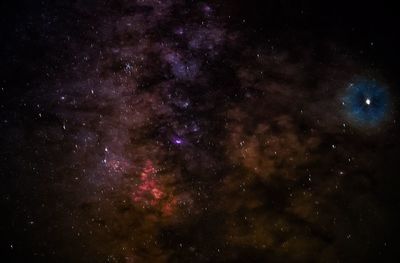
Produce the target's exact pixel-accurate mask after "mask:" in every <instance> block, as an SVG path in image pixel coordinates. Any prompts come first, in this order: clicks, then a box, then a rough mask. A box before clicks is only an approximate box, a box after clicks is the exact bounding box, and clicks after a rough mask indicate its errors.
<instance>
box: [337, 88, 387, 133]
mask: <svg viewBox="0 0 400 263" xmlns="http://www.w3.org/2000/svg"><path fill="white" fill-rule="evenodd" d="M389 100H390V98H389V94H388V92H387V90H386V88H385V87H383V86H381V85H379V83H377V82H376V81H372V80H360V81H357V82H355V83H352V84H351V85H350V86H349V88H348V89H347V91H346V93H345V95H344V98H343V105H344V107H345V110H346V113H347V116H348V117H349V119H350V120H352V121H353V122H355V123H356V124H358V125H363V126H367V127H374V126H377V125H379V124H380V123H382V121H383V120H385V118H386V116H387V113H388V111H389Z"/></svg>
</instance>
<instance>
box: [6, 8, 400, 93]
mask: <svg viewBox="0 0 400 263" xmlns="http://www.w3.org/2000/svg"><path fill="white" fill-rule="evenodd" d="M116 2H118V1H112V0H109V1H94V0H81V1H76V0H75V1H50V0H42V1H29V0H25V1H2V2H1V4H0V12H1V17H0V27H1V35H0V37H1V49H0V55H1V65H0V66H1V68H0V74H1V84H2V85H3V86H4V85H7V86H10V85H11V86H13V88H14V90H13V91H12V92H9V93H8V94H7V98H6V100H9V99H10V96H14V95H15V96H18V95H20V93H21V92H23V91H24V90H25V89H27V87H26V86H27V85H26V83H27V82H32V81H35V80H36V81H37V80H39V79H42V78H44V77H45V75H46V73H49V70H51V71H57V70H58V69H60V68H62V66H63V65H66V64H67V63H68V59H70V58H71V55H72V54H71V53H70V51H71V50H69V47H68V45H67V44H65V42H63V41H62V39H63V38H65V36H66V35H68V36H70V37H71V38H75V40H76V41H78V42H79V41H81V44H82V45H88V44H89V43H90V42H92V41H93V40H95V39H93V36H90V34H88V33H90V31H91V26H93V25H96V23H98V22H99V21H98V20H99V17H98V15H99V14H98V13H96V12H92V11H95V10H96V9H97V8H96V7H104V6H107V5H109V6H112V7H114V8H115V5H117V4H115V3H116ZM211 2H213V3H216V4H217V5H218V6H219V10H220V11H221V13H223V14H224V13H225V14H228V15H231V17H232V21H233V22H235V21H236V22H237V24H238V25H240V23H241V21H243V19H244V20H245V21H246V23H245V26H244V27H247V28H246V29H250V30H249V31H253V32H254V36H253V37H255V38H259V40H260V41H263V40H265V39H270V38H272V39H274V38H275V39H278V40H279V41H280V43H281V44H282V45H297V44H298V45H299V46H301V45H303V43H301V41H299V43H296V41H297V40H296V38H294V39H290V36H293V35H295V36H296V35H297V34H298V33H301V34H305V35H308V36H311V37H312V39H313V40H314V41H316V42H322V41H325V40H330V41H334V42H335V43H340V44H342V45H343V46H344V47H346V48H347V49H349V50H352V55H353V56H354V57H355V58H356V59H361V60H363V61H364V62H365V63H367V64H368V66H371V67H374V68H379V69H380V71H381V72H382V74H383V75H384V77H388V78H389V79H393V77H394V76H396V75H397V72H398V68H399V64H400V62H399V59H398V58H399V55H400V51H399V46H400V36H399V30H398V25H399V24H400V17H399V16H398V11H399V8H398V7H397V4H396V2H395V1H304V0H301V1H289V0H279V1H251V0H247V1H243V0H232V1H211ZM76 7H79V8H82V10H81V12H79V13H78V14H77V8H76ZM77 18H79V19H77ZM240 26H241V27H243V25H240ZM255 40H256V41H257V39H255ZM288 40H289V41H288ZM95 41H96V40H95ZM371 42H373V45H371ZM54 54H57V55H56V56H54ZM38 61H40V62H41V63H37V62H38ZM368 66H367V67H368ZM395 81H396V80H395ZM396 82H397V81H396ZM28 89H30V87H28ZM3 96H4V94H2V97H3Z"/></svg>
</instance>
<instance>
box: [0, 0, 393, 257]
mask: <svg viewBox="0 0 400 263" xmlns="http://www.w3.org/2000/svg"><path fill="white" fill-rule="evenodd" d="M100 2H101V4H99V3H100ZM213 2H215V3H218V5H219V7H220V9H221V10H222V12H223V13H225V12H226V14H230V15H231V16H232V18H233V21H236V23H237V24H238V26H239V25H240V27H245V28H247V29H250V30H253V35H252V37H254V38H255V41H258V40H259V41H263V40H265V39H268V38H275V39H278V41H280V42H282V44H283V45H288V46H289V47H290V46H291V45H296V44H297V43H296V41H295V40H294V39H291V37H290V35H291V34H292V33H295V34H297V33H300V34H306V35H308V36H310V37H311V39H313V40H315V41H316V42H323V41H325V40H329V41H334V42H336V43H340V44H341V45H342V46H344V47H346V48H347V49H349V50H351V54H352V55H353V56H354V57H355V59H357V60H361V61H362V62H363V63H365V65H367V66H366V67H371V68H378V69H379V72H380V73H381V74H382V75H383V76H384V77H385V78H387V79H390V80H391V83H393V84H394V85H395V86H397V87H400V78H399V76H400V75H399V74H398V71H399V68H400V61H399V58H400V49H399V47H400V34H399V33H400V32H399V31H400V30H399V25H400V16H399V8H398V7H396V2H395V1H393V2H392V3H389V1H370V2H367V1H302V0H300V1H289V0H280V1H266V0H264V1H251V0H245V1H243V0H230V1H213ZM108 4H109V5H112V4H113V1H93V0H82V1H76V0H75V1H74V0H70V1H59V0H58V1H57V0H55V1H54V0H43V1H32V0H24V1H2V2H1V3H0V13H1V14H0V41H1V44H0V59H1V63H0V88H3V87H4V88H6V89H7V92H2V91H0V98H1V101H0V102H1V105H2V107H3V108H2V109H0V117H1V118H6V117H7V114H11V113H12V111H13V110H14V109H15V110H18V105H17V103H16V102H17V101H18V98H19V97H21V96H23V95H24V94H25V93H26V92H29V91H30V90H31V89H35V88H36V87H37V85H36V84H37V83H40V82H41V81H43V80H46V78H47V75H46V74H47V73H52V72H53V73H56V72H57V73H60V72H63V71H65V70H66V69H65V65H68V64H69V62H70V59H71V57H72V56H73V50H72V49H70V47H69V46H68V45H67V44H65V42H63V41H62V39H63V38H64V37H65V35H70V36H71V37H72V38H74V39H75V40H76V41H77V43H81V44H82V45H84V46H85V45H89V43H90V42H92V41H94V40H95V39H94V36H92V35H91V34H90V31H91V25H94V24H96V23H99V20H100V19H99V17H96V15H95V14H96V12H89V11H88V10H91V9H92V8H94V9H95V8H96V7H95V6H96V5H102V6H104V5H108ZM77 5H78V6H82V7H83V8H82V10H83V11H82V13H79V14H76V6H77ZM54 17H56V18H57V19H53V18H54ZM76 17H79V20H77V19H76ZM243 19H244V20H245V21H246V23H245V25H243V24H241V21H242V20H243ZM50 21H52V22H51V23H49V22H50ZM300 41H301V40H300ZM371 42H373V45H371ZM303 44H304V43H301V42H300V43H298V45H299V46H301V45H303ZM399 91H400V89H399V88H394V92H395V93H397V94H399V93H400V92H399ZM4 109H7V111H4ZM5 115H6V116H5ZM1 136H2V137H6V136H7V134H1ZM1 141H4V140H1ZM5 141H6V140H5ZM1 157H2V158H1V159H0V162H1V163H0V165H1V168H0V171H1V175H0V176H1V180H2V181H1V182H0V184H1V186H0V194H1V199H2V200H1V201H0V204H1V205H2V207H1V210H0V211H1V214H2V216H1V217H2V220H5V222H4V223H2V224H1V227H0V229H1V233H0V235H1V238H0V239H1V243H3V242H4V243H5V245H3V244H2V245H1V246H2V248H1V250H3V248H4V247H5V246H6V249H8V246H9V245H7V244H8V243H7V239H8V238H7V237H8V236H9V235H12V233H9V227H8V224H9V221H8V220H7V218H8V217H9V216H10V213H13V209H14V208H13V207H12V206H10V203H9V202H5V201H4V200H5V199H6V198H9V197H7V196H6V195H5V194H3V192H4V190H6V189H9V188H12V187H13V180H12V178H9V176H12V167H9V164H8V163H5V162H4V160H5V158H3V153H1ZM399 185H400V180H398V179H396V178H393V182H392V187H393V188H395V187H397V186H399ZM399 197H400V195H388V196H386V198H387V202H388V205H389V206H393V207H398V204H399V201H400V198H399ZM4 204H6V205H4ZM397 229H398V226H397V225H396V226H393V231H394V232H395V231H397ZM393 236H396V234H394V235H393ZM395 243H398V241H396V240H392V244H395ZM393 247H394V246H393ZM395 254H396V251H392V253H391V254H387V255H386V256H387V258H384V259H382V262H395V261H392V260H393V259H394V258H395ZM0 261H2V262H7V261H3V260H1V259H0ZM356 261H357V260H355V262H356Z"/></svg>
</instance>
